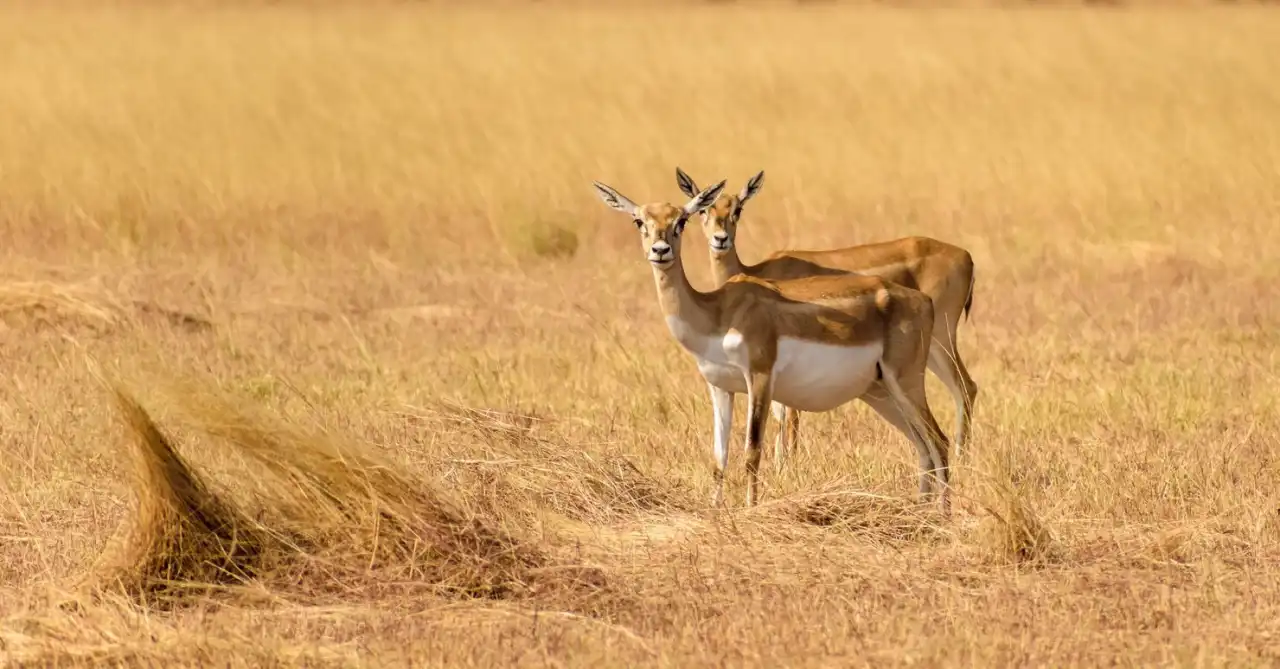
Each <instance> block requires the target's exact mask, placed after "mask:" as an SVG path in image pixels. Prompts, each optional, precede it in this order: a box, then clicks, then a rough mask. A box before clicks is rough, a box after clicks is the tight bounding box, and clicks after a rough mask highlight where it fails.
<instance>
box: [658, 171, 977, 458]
mask: <svg viewBox="0 0 1280 669" xmlns="http://www.w3.org/2000/svg"><path fill="white" fill-rule="evenodd" d="M676 184H677V185H678V186H679V187H680V190H681V191H683V192H684V194H685V195H688V196H690V197H692V196H694V195H696V194H697V193H698V187H697V186H696V185H695V184H694V181H693V179H691V178H690V177H689V175H688V174H686V173H685V172H684V170H682V169H680V168H679V167H677V168H676ZM763 185H764V172H763V171H761V172H760V173H758V174H756V175H755V176H754V177H752V178H751V179H750V180H748V181H747V184H746V185H745V186H743V188H742V190H741V191H740V192H738V193H730V192H725V193H723V194H721V195H720V196H719V197H718V198H717V199H716V201H715V202H714V203H713V204H712V205H711V206H710V207H708V208H707V209H705V210H703V211H702V212H701V218H702V231H703V233H704V234H706V237H707V241H708V246H709V250H710V253H711V271H712V274H713V275H714V279H715V281H716V285H723V284H724V283H725V282H727V281H729V280H731V279H732V278H733V277H736V276H748V277H754V278H758V279H766V280H771V281H776V280H779V279H799V278H802V277H807V276H814V275H824V274H828V275H829V274H835V273H840V272H855V273H857V274H863V275H867V276H878V277H881V278H883V279H885V280H887V281H890V282H892V283H896V284H898V285H901V286H906V287H909V288H914V289H916V290H919V291H921V292H923V293H925V294H926V295H928V296H929V297H930V298H932V300H933V307H934V312H935V314H936V317H935V319H934V323H933V344H932V345H931V347H930V349H929V362H928V368H929V369H930V370H932V371H933V373H934V374H936V375H937V376H938V378H939V379H941V380H942V382H943V383H944V384H945V385H946V386H947V389H948V390H949V391H951V395H952V397H953V398H954V399H955V403H956V428H955V437H954V441H955V447H956V455H960V453H961V451H962V450H963V449H964V446H965V444H966V443H967V442H968V439H969V430H970V426H971V424H972V413H973V403H974V400H976V399H977V395H978V384H976V383H974V381H973V378H972V377H970V376H969V370H968V369H967V368H966V367H965V365H964V362H963V361H962V360H961V359H960V352H959V351H958V350H957V349H956V327H957V326H958V325H959V324H960V316H961V313H963V314H964V316H965V318H966V319H968V317H969V309H970V307H971V306H972V305H973V285H974V273H973V257H972V256H971V255H970V254H969V252H968V251H966V250H964V249H962V248H960V247H957V246H952V245H951V244H947V243H945V242H940V241H938V240H936V239H930V238H928V237H903V238H901V239H895V240H892V241H887V242H880V243H875V244H863V245H860V246H849V247H845V248H839V249H831V250H827V251H778V252H776V253H774V254H772V255H770V256H768V257H766V258H765V259H764V261H762V262H760V263H759V264H757V265H747V264H744V263H743V262H742V259H741V258H740V257H739V256H738V247H737V243H736V238H737V232H738V222H739V220H740V218H741V217H742V207H743V205H745V204H746V203H747V201H748V200H750V199H751V198H752V197H754V196H755V195H756V194H757V193H759V192H760V187H761V186H763ZM796 408H797V407H794V406H790V407H789V406H787V405H786V403H785V402H779V401H776V400H775V401H774V402H773V414H774V416H775V417H776V418H777V419H778V422H779V424H780V426H781V427H780V429H779V431H778V438H777V441H776V442H775V444H774V460H775V466H780V465H781V464H782V460H783V458H784V457H785V455H786V451H787V450H788V449H789V448H790V449H794V448H795V443H796V440H797V437H798V436H799V430H800V413H799V412H798V411H796V410H795V409H796Z"/></svg>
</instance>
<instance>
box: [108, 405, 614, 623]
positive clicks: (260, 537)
mask: <svg viewBox="0 0 1280 669" xmlns="http://www.w3.org/2000/svg"><path fill="white" fill-rule="evenodd" d="M177 388H178V392H175V393H172V396H173V397H174V398H175V399H177V400H178V403H177V408H178V410H179V411H181V412H182V413H183V414H184V415H185V417H186V418H187V419H188V420H189V422H190V426H189V427H190V428H191V429H192V431H193V432H195V433H199V434H203V435H206V436H208V437H213V438H215V439H216V440H218V441H219V442H220V443H222V444H223V445H224V446H225V447H227V448H228V449H229V450H228V453H229V454H230V455H234V456H237V457H240V458H243V459H244V460H245V461H246V462H247V463H248V464H249V465H250V466H249V468H248V470H247V471H248V472H251V475H252V478H253V480H252V481H249V480H242V481H240V482H239V483H240V485H239V486H238V488H239V490H240V491H241V492H242V493H244V494H247V496H248V497H249V499H247V500H245V501H241V502H236V501H233V498H234V496H235V495H234V493H233V492H231V491H230V489H229V488H225V487H224V488H222V489H215V488H214V487H213V486H211V485H210V484H209V483H207V482H206V481H204V480H203V479H202V477H201V476H200V475H198V474H197V473H196V472H195V471H193V468H192V466H191V464H190V463H189V462H188V461H187V460H186V459H184V458H183V457H182V456H181V455H180V454H179V453H178V452H177V450H176V449H175V448H174V446H173V443H172V442H171V440H170V439H169V438H168V437H166V436H165V434H164V433H163V432H161V430H160V429H159V428H158V427H157V426H156V425H155V423H154V422H153V421H152V419H151V418H150V416H149V415H148V413H147V412H146V410H144V409H143V408H142V407H141V406H140V405H139V404H138V403H137V402H136V401H135V400H133V399H132V398H131V397H130V396H129V395H128V393H127V392H125V391H123V390H120V389H117V390H116V391H115V394H116V400H117V403H118V406H119V408H120V411H121V413H122V414H123V415H124V417H125V419H126V423H127V425H128V426H129V429H130V430H131V432H132V433H133V437H134V438H133V442H134V446H135V447H134V453H135V458H134V459H135V463H136V469H137V471H138V475H137V476H136V479H135V496H136V506H135V512H134V514H133V515H132V516H131V517H130V518H129V519H128V520H127V522H126V524H125V526H124V527H123V528H122V531H121V533H120V534H119V535H118V538H117V540H116V541H115V542H114V543H113V544H112V546H111V548H110V549H109V550H108V551H107V552H106V553H104V555H103V556H102V557H101V559H100V560H99V562H98V565H97V568H96V569H95V571H94V574H93V576H92V577H91V579H90V582H91V583H94V584H96V586H97V587H99V588H101V589H105V590H122V591H124V592H126V593H129V594H132V595H144V596H145V597H146V598H148V599H151V598H154V596H155V595H157V594H163V595H165V596H167V597H169V598H170V599H172V598H174V597H180V596H182V594H183V593H191V592H200V593H202V594H207V593H209V592H210V591H213V590H216V589H219V587H220V586H226V585H230V584H241V585H244V584H248V583H250V582H253V583H254V584H255V585H256V586H257V587H259V588H266V589H267V590H270V591H273V592H276V593H287V594H292V595H296V596H307V595H310V596H324V595H333V594H343V593H346V594H350V593H351V592H352V591H354V590H358V589H360V588H365V587H373V586H378V585H387V584H398V587H401V588H419V589H424V590H427V591H429V592H430V593H432V594H434V595H439V596H446V597H464V598H472V597H483V598H506V597H517V596H521V595H526V594H529V593H531V592H532V588H533V586H534V585H535V583H534V582H535V580H537V578H536V575H535V574H538V573H540V574H544V575H545V574H554V575H555V578H557V579H559V578H563V577H564V576H565V575H570V576H571V577H572V578H570V580H572V581H575V582H576V580H578V579H580V578H581V577H583V576H584V575H586V576H588V577H589V578H588V579H587V583H588V585H590V586H591V587H596V586H599V585H600V582H599V579H598V578H594V579H593V578H592V577H591V576H592V575H591V573H590V570H589V569H588V570H582V569H577V570H575V569H574V568H573V567H572V566H562V568H561V569H559V570H556V569H554V567H556V565H553V564H552V563H551V562H550V561H549V559H548V557H547V555H546V553H545V552H544V551H542V550H541V549H539V548H538V547H536V546H535V545H534V544H532V543H529V542H525V541H522V540H520V539H518V538H517V537H514V536H512V535H510V534H507V533H505V532H504V531H502V530H500V529H499V528H498V527H497V526H496V525H495V524H494V523H493V522H492V521H491V520H490V519H488V518H486V517H484V516H482V515H480V514H478V513H475V512H474V511H473V510H470V509H468V508H466V507H465V505H463V504H461V503H460V502H459V501H457V500H456V499H454V498H452V497H451V496H450V495H449V494H447V493H445V492H444V491H441V490H439V489H437V488H436V487H435V486H433V485H432V484H431V483H429V482H427V481H424V480H422V479H419V478H417V477H414V476H411V475H409V474H407V473H405V471H403V469H401V468H399V467H398V466H397V465H396V464H394V463H391V462H388V461H385V460H383V459H382V458H380V457H378V456H377V455H375V454H374V453H372V452H371V451H369V450H368V449H364V448H361V447H359V446H357V445H355V444H353V443H351V442H348V441H345V440H342V439H338V438H334V437H333V436H331V435H327V434H322V433H319V432H314V431H307V430H303V429H300V428H298V427H296V426H293V425H289V424H287V423H285V422H284V421H281V420H278V419H273V418H271V417H270V416H267V415H266V414H265V413H263V412H255V411H252V410H249V409H247V408H246V407H244V406H243V405H238V404H237V403H236V402H234V401H232V400H230V399H229V398H227V397H224V396H221V395H218V394H217V393H215V392H212V391H206V392H200V391H198V390H196V389H195V388H194V387H193V386H191V385H189V384H182V385H179V386H177ZM244 509H252V511H246V510H244ZM539 585H540V586H542V588H541V589H542V590H543V591H545V590H547V589H553V590H554V589H556V588H557V587H559V585H560V584H555V583H551V584H548V583H541V584H539Z"/></svg>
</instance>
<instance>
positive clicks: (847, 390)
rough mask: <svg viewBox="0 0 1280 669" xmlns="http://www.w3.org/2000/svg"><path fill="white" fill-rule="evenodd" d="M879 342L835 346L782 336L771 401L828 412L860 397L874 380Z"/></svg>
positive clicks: (774, 370)
mask: <svg viewBox="0 0 1280 669" xmlns="http://www.w3.org/2000/svg"><path fill="white" fill-rule="evenodd" d="M883 353H884V345H883V344H880V343H875V344H866V345H863V346H834V345H831V344H819V343H817V342H811V341H805V340H803V339H790V338H787V337H783V338H782V339H781V340H780V341H779V342H778V360H777V362H775V363H774V365H773V401H775V402H779V403H782V404H785V405H787V406H789V407H791V408H793V409H799V410H800V411H811V412H817V411H830V410H832V409H834V408H836V407H838V406H840V405H842V404H845V403H846V402H850V401H853V400H855V399H857V398H858V397H861V396H862V395H863V394H864V393H866V392H867V389H868V388H870V387H871V384H872V383H874V382H875V380H876V363H877V362H879V361H880V356H881V355H882V354H883Z"/></svg>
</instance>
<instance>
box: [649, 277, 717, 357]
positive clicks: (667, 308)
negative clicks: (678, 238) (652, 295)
mask: <svg viewBox="0 0 1280 669" xmlns="http://www.w3.org/2000/svg"><path fill="white" fill-rule="evenodd" d="M653 279H654V283H655V284H656V285H657V287H658V304H659V305H660V306H661V307H662V313H663V316H665V317H666V319H667V326H668V327H669V328H671V334H673V335H675V337H676V339H677V340H680V343H681V344H683V345H685V347H686V348H689V347H691V346H693V345H694V344H693V342H691V341H686V340H685V339H686V337H688V336H690V335H692V334H694V333H695V332H696V333H700V334H703V335H706V334H710V333H712V332H713V331H714V330H715V329H716V328H717V324H718V321H719V305H718V303H717V301H716V298H715V296H714V294H713V293H701V292H698V291H697V290H695V289H694V287H693V284H691V283H689V277H688V276H687V275H686V274H685V272H684V260H683V258H682V257H681V256H680V255H679V254H677V255H676V260H675V262H674V263H672V265H671V266H670V267H668V268H665V269H663V268H659V267H654V268H653Z"/></svg>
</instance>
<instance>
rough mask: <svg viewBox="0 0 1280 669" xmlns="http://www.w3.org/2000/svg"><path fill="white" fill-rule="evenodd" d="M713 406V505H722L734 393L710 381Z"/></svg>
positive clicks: (708, 385) (731, 429)
mask: <svg viewBox="0 0 1280 669" xmlns="http://www.w3.org/2000/svg"><path fill="white" fill-rule="evenodd" d="M707 389H708V390H709V391H711V406H712V408H713V409H714V410H715V414H716V421H715V454H716V471H715V489H714V490H713V491H712V493H711V506H720V504H721V503H722V502H723V501H724V470H725V468H726V467H728V466H729V435H731V434H732V433H733V393H731V392H729V391H727V390H722V389H720V388H717V387H715V386H713V385H711V384H710V383H708V384H707Z"/></svg>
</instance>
